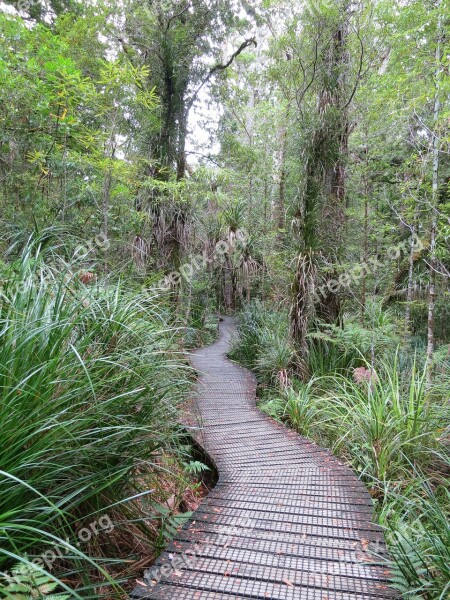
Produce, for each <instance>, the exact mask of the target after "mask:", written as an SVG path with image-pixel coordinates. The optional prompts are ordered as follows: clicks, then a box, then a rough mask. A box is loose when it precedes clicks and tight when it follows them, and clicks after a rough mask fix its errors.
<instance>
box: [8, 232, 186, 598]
mask: <svg viewBox="0 0 450 600" xmlns="http://www.w3.org/2000/svg"><path fill="white" fill-rule="evenodd" d="M3 278H4V282H3V285H2V288H1V292H0V394H1V402H0V428H1V431H2V435H1V437H0V457H1V471H0V570H1V571H3V572H6V571H8V572H10V570H11V569H12V568H14V567H15V566H16V565H17V563H21V564H25V565H26V564H30V562H31V561H32V560H33V559H34V558H37V557H39V556H40V555H41V553H42V552H45V551H47V550H48V549H49V548H50V549H51V548H52V546H53V545H57V546H59V547H62V548H63V549H64V553H63V554H64V557H63V558H60V559H58V560H57V561H56V563H55V564H54V565H51V567H52V568H49V567H48V565H45V564H44V565H42V564H40V565H39V569H40V570H39V569H38V571H39V573H41V574H47V575H48V576H49V577H50V580H51V581H55V582H58V584H59V589H60V591H61V592H64V591H65V592H68V593H69V595H70V597H76V598H98V597H100V596H101V593H100V589H103V590H105V589H108V587H107V586H106V587H103V588H102V587H101V586H102V585H104V584H105V583H106V584H109V585H110V586H111V585H112V583H113V578H112V577H110V576H109V575H108V573H110V572H112V570H114V567H115V566H117V565H115V562H118V563H120V559H119V558H117V560H116V559H115V557H117V554H118V548H117V547H116V546H117V542H116V541H115V539H116V538H117V536H121V537H122V538H123V537H126V535H127V529H131V528H132V529H133V531H134V533H135V534H136V532H137V533H138V534H139V535H140V540H141V541H142V540H144V539H148V540H150V541H151V537H152V532H153V527H152V525H151V523H149V521H148V520H151V515H149V514H145V511H141V510H139V502H138V501H137V500H136V496H137V495H138V494H139V493H142V482H143V481H145V482H146V483H147V485H148V487H150V483H149V482H152V484H151V485H152V486H153V487H155V488H156V487H157V485H158V477H159V474H160V473H161V472H162V470H163V469H164V466H163V460H162V457H163V456H164V453H165V452H166V451H167V450H168V449H174V450H175V451H176V448H177V439H178V436H179V431H178V427H177V404H178V401H179V400H180V399H181V397H182V394H183V391H184V389H185V388H184V385H185V384H186V381H187V373H186V372H185V368H184V367H183V366H182V359H181V357H180V356H179V355H178V354H177V353H176V343H175V342H176V340H175V337H174V336H175V334H174V331H173V330H171V329H170V328H169V327H168V325H167V317H166V311H165V309H164V306H163V304H162V303H161V302H160V300H159V299H158V297H156V296H149V295H145V294H142V293H138V292H135V291H134V290H130V289H127V288H126V287H125V286H124V285H123V284H121V283H118V284H116V285H107V284H100V283H97V284H92V285H90V286H84V285H83V284H81V282H80V280H79V277H78V276H77V275H76V274H74V273H73V272H72V271H70V270H69V269H68V268H65V267H64V265H62V264H60V265H59V268H56V267H55V266H54V265H53V266H52V267H51V268H50V267H49V266H48V265H46V263H45V261H44V259H43V252H42V248H41V247H40V246H39V245H37V244H33V243H30V244H29V245H28V246H27V247H26V248H25V250H24V252H23V254H22V256H21V257H20V258H19V259H18V261H17V262H16V263H15V264H14V265H13V266H12V267H11V269H10V270H9V272H6V273H4V274H3ZM153 491H154V490H153ZM104 514H107V515H109V516H110V518H111V519H112V521H113V522H114V523H115V531H114V534H112V533H111V532H104V531H102V532H100V533H99V535H95V536H92V537H93V540H92V542H91V543H90V544H89V545H88V544H86V545H83V544H82V545H81V547H79V546H77V545H76V543H75V542H77V540H78V539H79V538H78V537H77V532H78V531H79V529H80V527H89V524H91V523H93V522H94V523H95V522H96V521H98V520H99V518H100V516H101V515H104ZM146 518H147V519H148V520H147V521H146ZM122 566H123V565H122ZM110 567H111V569H112V570H111V569H110ZM119 570H120V569H119ZM122 581H123V578H122ZM4 583H5V585H4V586H3V588H5V587H6V583H7V581H6V580H5V582H4ZM116 584H117V582H116ZM116 584H114V585H113V586H112V588H111V587H110V589H109V591H108V594H109V595H110V596H109V597H111V594H113V595H114V594H115V593H117V594H120V593H121V592H120V586H118V585H116ZM75 586H76V590H75V589H74V587H75ZM0 596H1V594H0ZM114 597H115V596H114ZM117 597H120V596H119V595H118V596H117Z"/></svg>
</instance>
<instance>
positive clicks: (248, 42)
mask: <svg viewBox="0 0 450 600" xmlns="http://www.w3.org/2000/svg"><path fill="white" fill-rule="evenodd" d="M252 45H254V46H257V45H258V44H257V43H256V40H255V38H250V39H248V40H245V42H242V44H241V45H240V46H239V48H238V49H237V50H236V51H235V52H233V54H232V55H231V57H230V59H229V60H228V61H227V62H226V63H224V64H218V65H215V66H214V67H212V68H211V69H210V70H209V73H208V75H207V76H206V77H205V79H204V80H203V81H202V82H201V84H200V85H199V86H198V88H197V89H196V90H195V92H194V95H193V96H192V98H191V99H190V100H189V102H188V104H187V110H189V109H190V108H191V107H192V105H193V104H194V102H195V100H196V99H197V96H198V94H199V93H200V90H201V89H202V88H203V86H204V85H205V84H206V83H208V81H209V80H210V79H211V77H212V76H213V75H214V73H217V71H225V69H228V67H230V66H231V64H232V63H233V61H234V59H235V58H237V57H238V56H239V54H241V53H242V52H243V51H244V50H245V49H246V48H248V47H249V46H252Z"/></svg>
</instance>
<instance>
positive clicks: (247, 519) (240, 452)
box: [132, 317, 396, 600]
mask: <svg viewBox="0 0 450 600" xmlns="http://www.w3.org/2000/svg"><path fill="white" fill-rule="evenodd" d="M233 331H234V324H233V320H232V319H231V318H228V317H226V318H224V320H223V322H222V323H221V325H220V337H219V340H218V341H217V342H216V343H215V344H213V345H212V346H209V347H207V348H202V349H201V350H197V351H195V353H193V354H192V357H191V359H192V364H193V366H194V367H195V368H196V369H197V371H198V372H199V373H200V378H199V381H198V385H197V396H198V398H197V408H198V411H199V415H200V417H201V421H202V426H201V427H200V428H199V429H198V430H197V432H196V439H197V441H198V442H199V443H200V444H201V445H202V446H203V448H204V449H205V450H206V451H207V453H208V454H209V456H210V457H211V458H212V460H213V461H214V462H215V464H216V465H217V468H218V471H219V481H218V483H217V485H216V487H215V488H214V489H213V491H212V492H211V493H210V494H209V496H208V497H207V498H206V500H204V501H203V503H202V504H201V506H200V508H199V509H198V510H197V511H196V512H195V513H194V515H193V516H192V518H191V519H190V521H189V522H188V523H187V524H186V526H185V527H183V529H181V530H180V531H179V532H178V534H177V536H176V538H175V539H174V540H173V541H172V542H171V543H170V545H169V547H168V548H167V550H166V551H165V552H164V553H163V554H162V555H161V556H160V557H159V559H158V560H157V562H156V563H155V565H154V566H153V567H152V568H151V569H150V570H149V571H148V572H146V574H145V576H144V578H143V580H142V583H145V585H138V587H136V588H135V589H134V591H133V593H132V598H149V599H159V600H163V599H166V598H170V599H174V600H175V599H176V600H207V599H208V600H216V599H219V598H220V599H223V600H225V599H231V598H260V599H261V600H267V599H273V600H275V599H276V600H291V599H292V600H294V599H298V600H376V599H380V598H384V599H386V598H394V597H396V594H395V592H394V591H393V590H392V589H390V588H389V587H388V582H387V571H386V567H385V566H383V564H382V563H383V561H380V560H379V559H378V560H377V559H376V558H375V557H374V552H378V553H383V552H384V544H383V534H382V532H381V530H380V528H379V527H377V526H376V525H374V524H373V523H372V520H371V519H372V502H371V498H370V496H369V494H368V492H367V490H366V489H365V487H364V486H363V485H362V483H361V482H359V481H358V480H357V478H356V477H355V475H354V474H353V472H352V471H351V470H350V469H348V468H347V467H345V466H344V465H342V464H341V463H340V462H339V461H338V460H337V459H336V458H334V457H333V456H332V455H331V453H330V452H328V451H326V450H323V449H322V448H319V447H318V446H317V445H315V444H314V443H312V442H311V441H309V440H307V439H305V438H303V437H301V436H299V435H297V434H296V433H295V432H292V431H289V430H287V429H286V428H284V427H283V426H282V425H278V424H277V423H275V422H273V421H272V420H271V419H269V418H268V417H267V416H265V415H263V414H262V413H261V412H260V411H259V410H258V409H257V408H256V401H255V398H256V394H255V392H256V382H255V379H254V377H253V375H252V374H251V373H250V372H249V371H248V370H246V369H243V368H242V367H240V366H239V365H237V364H235V363H233V362H231V361H230V360H228V359H227V357H226V353H227V351H228V349H229V346H230V338H231V335H232V333H233Z"/></svg>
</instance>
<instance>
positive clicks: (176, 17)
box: [166, 4, 190, 33]
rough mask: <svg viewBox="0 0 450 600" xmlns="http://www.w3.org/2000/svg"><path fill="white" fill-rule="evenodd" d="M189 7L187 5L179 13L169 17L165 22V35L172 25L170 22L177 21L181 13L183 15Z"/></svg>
mask: <svg viewBox="0 0 450 600" xmlns="http://www.w3.org/2000/svg"><path fill="white" fill-rule="evenodd" d="M189 7H190V5H189V4H187V5H186V6H185V7H184V8H183V9H182V10H181V11H180V12H179V13H176V14H174V15H172V16H171V17H170V19H169V20H168V21H167V25H166V33H167V32H168V31H169V28H170V25H171V24H172V21H174V20H175V19H178V18H179V17H181V15H182V14H183V13H185V12H186V11H187V10H188V8H189Z"/></svg>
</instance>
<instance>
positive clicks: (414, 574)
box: [232, 302, 450, 599]
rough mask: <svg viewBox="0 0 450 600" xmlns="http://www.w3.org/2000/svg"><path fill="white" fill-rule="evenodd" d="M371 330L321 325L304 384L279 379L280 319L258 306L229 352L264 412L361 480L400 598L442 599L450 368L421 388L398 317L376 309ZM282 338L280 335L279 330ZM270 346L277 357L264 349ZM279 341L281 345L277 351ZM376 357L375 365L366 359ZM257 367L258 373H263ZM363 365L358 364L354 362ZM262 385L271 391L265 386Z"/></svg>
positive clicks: (349, 324) (350, 324) (421, 374)
mask: <svg viewBox="0 0 450 600" xmlns="http://www.w3.org/2000/svg"><path fill="white" fill-rule="evenodd" d="M376 315H377V323H378V327H377V329H375V330H374V331H373V335H372V332H371V331H370V330H367V329H366V328H365V327H364V326H360V325H358V324H357V323H356V322H355V321H354V320H352V315H351V314H349V315H348V316H347V318H348V320H346V321H344V323H343V324H342V325H341V326H340V327H336V326H332V327H328V328H325V327H324V326H323V324H322V327H321V328H319V329H318V330H317V331H316V332H312V333H311V335H310V337H309V341H308V346H309V351H308V368H309V370H310V372H311V373H313V374H314V376H313V377H312V378H309V379H308V382H307V383H305V382H304V381H303V380H302V379H299V374H300V375H301V374H302V372H303V371H302V370H300V371H299V372H298V374H297V376H295V375H294V376H293V377H292V376H290V377H289V378H286V377H285V376H283V373H285V372H286V371H285V370H286V366H287V365H288V364H290V365H292V362H290V363H282V362H280V360H279V356H282V355H283V356H288V355H290V352H291V347H290V344H289V341H288V340H287V338H286V335H284V336H283V332H282V330H281V331H280V323H283V322H285V319H284V316H283V313H277V312H275V311H273V312H272V313H270V309H269V308H268V307H267V306H265V305H262V304H261V303H256V302H255V303H253V304H252V305H249V306H248V307H247V308H246V309H245V310H244V311H243V312H242V313H241V315H240V324H239V338H238V339H237V340H236V343H235V347H234V349H233V353H232V356H233V357H234V358H236V359H238V360H240V361H241V362H243V363H244V364H246V365H247V366H249V367H250V368H253V369H254V370H255V372H256V374H257V376H258V378H259V381H260V385H261V387H260V389H261V395H262V398H261V404H260V407H261V409H262V410H264V411H265V412H267V413H268V414H269V415H271V416H272V417H274V418H276V419H278V420H280V421H282V422H284V423H286V424H287V425H288V426H290V427H293V428H294V429H296V430H297V431H298V432H299V433H300V434H302V435H305V436H307V437H310V438H312V439H314V440H315V441H316V442H317V443H319V444H320V445H322V446H324V447H329V448H332V449H333V451H334V453H335V454H337V455H338V456H340V457H341V458H343V459H345V461H346V462H347V463H348V464H349V465H351V467H352V468H353V470H354V471H355V472H356V473H357V474H358V475H359V477H360V478H361V479H362V480H363V481H364V482H365V483H366V485H367V487H368V489H369V491H370V493H371V495H372V497H373V498H374V501H375V507H376V512H377V515H378V519H379V521H380V523H381V524H382V525H383V526H384V527H385V528H386V537H387V540H388V543H389V547H390V550H391V554H392V559H393V561H394V565H393V567H394V568H393V573H394V583H395V585H396V587H398V589H399V590H401V591H402V592H403V595H404V597H405V598H417V597H424V598H430V599H436V598H446V597H447V593H448V589H449V583H448V582H449V578H448V576H449V571H448V564H449V563H448V560H449V549H450V544H449V542H450V538H449V533H450V529H449V521H448V512H449V510H450V502H449V501H450V496H449V493H448V475H449V468H450V461H449V452H448V449H449V445H448V444H449V433H450V430H449V422H450V405H449V398H448V390H449V378H448V377H449V373H450V369H449V367H450V365H449V364H448V356H447V358H446V361H447V363H446V364H445V371H441V374H440V375H439V376H438V377H436V378H435V381H434V385H433V387H432V388H427V384H426V377H427V366H426V365H425V363H424V360H423V357H422V359H419V357H418V354H417V353H416V354H414V353H413V352H412V351H411V350H409V349H405V348H400V346H398V347H397V346H396V345H395V343H396V342H397V343H398V344H400V342H401V337H396V334H395V327H393V325H395V320H394V319H393V316H392V315H390V314H389V312H387V313H385V314H384V315H383V319H382V318H381V317H382V314H381V313H380V311H379V310H376ZM284 334H286V332H284ZM271 340H277V341H276V343H275V344H274V347H275V348H276V349H277V353H276V354H275V353H270V352H269V353H268V352H267V350H266V345H267V344H270V341H271ZM283 341H284V349H282V348H281V346H282V344H283ZM373 352H374V353H375V356H376V359H375V361H374V363H371V362H369V360H368V359H367V358H366V356H368V357H369V358H370V356H371V354H372V353H373ZM261 365H263V366H264V368H261ZM360 365H362V366H360ZM268 386H269V387H268Z"/></svg>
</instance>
